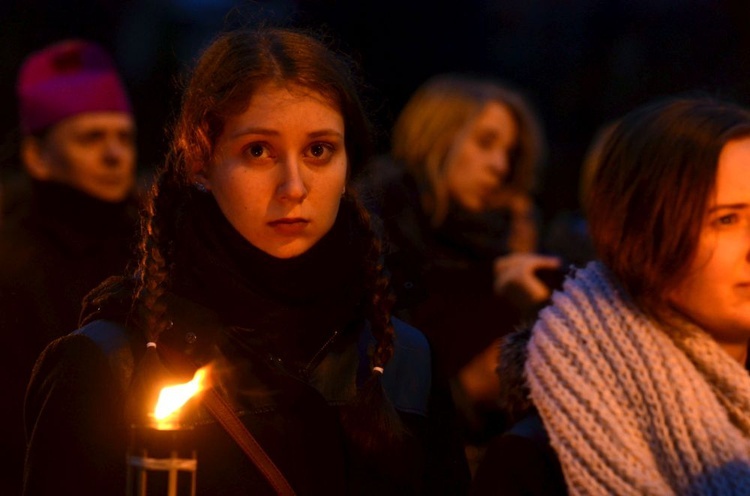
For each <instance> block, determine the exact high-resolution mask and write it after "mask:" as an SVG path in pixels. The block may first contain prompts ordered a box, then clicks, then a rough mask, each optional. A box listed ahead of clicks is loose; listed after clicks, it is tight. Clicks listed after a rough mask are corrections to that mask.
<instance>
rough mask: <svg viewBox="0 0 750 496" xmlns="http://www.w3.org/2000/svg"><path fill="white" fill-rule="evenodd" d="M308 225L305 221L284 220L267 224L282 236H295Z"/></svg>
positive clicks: (295, 219) (298, 219) (307, 221)
mask: <svg viewBox="0 0 750 496" xmlns="http://www.w3.org/2000/svg"><path fill="white" fill-rule="evenodd" d="M309 223H310V221H309V220H307V219H300V218H289V219H288V218H284V219H278V220H274V221H271V222H269V223H268V225H269V226H271V228H272V229H273V230H274V231H275V232H276V233H278V234H280V235H282V236H297V235H299V234H301V233H302V232H303V231H304V230H305V228H306V227H307V225H308V224H309Z"/></svg>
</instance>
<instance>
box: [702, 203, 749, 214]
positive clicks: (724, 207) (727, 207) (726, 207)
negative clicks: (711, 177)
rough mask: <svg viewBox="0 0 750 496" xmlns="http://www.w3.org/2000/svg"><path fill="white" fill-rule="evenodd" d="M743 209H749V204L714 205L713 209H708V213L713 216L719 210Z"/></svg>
mask: <svg viewBox="0 0 750 496" xmlns="http://www.w3.org/2000/svg"><path fill="white" fill-rule="evenodd" d="M743 208H748V204H747V203H722V204H719V205H714V206H713V207H711V208H709V209H708V213H709V214H712V213H714V212H716V211H717V210H742V209H743Z"/></svg>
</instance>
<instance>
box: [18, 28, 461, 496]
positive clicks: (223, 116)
mask: <svg viewBox="0 0 750 496" xmlns="http://www.w3.org/2000/svg"><path fill="white" fill-rule="evenodd" d="M367 130H368V127H367V123H366V119H365V117H364V114H363V112H362V108H361V104H360V101H359V98H358V96H357V94H356V92H355V89H354V88H353V78H352V75H351V72H350V69H349V65H348V64H347V63H346V62H345V59H343V58H342V57H340V56H339V55H338V54H336V53H334V52H333V51H331V50H330V49H328V48H326V47H325V46H324V45H323V44H321V43H320V42H319V41H317V40H315V39H313V38H311V37H309V36H307V35H304V34H300V33H297V32H294V31H289V30H280V29H272V28H263V29H259V30H255V31H234V32H230V33H226V34H223V35H221V36H220V37H218V38H217V39H216V40H215V41H214V42H213V43H212V44H211V45H210V46H209V47H208V48H207V50H206V51H205V52H204V53H203V54H202V56H201V57H200V59H199V61H198V64H197V66H196V69H195V71H194V73H193V75H192V78H191V79H190V81H189V83H188V86H187V88H186V91H185V93H184V97H183V102H182V107H181V112H180V115H179V118H178V121H177V123H176V126H175V129H174V136H173V141H172V149H171V152H170V154H169V156H168V159H167V161H166V163H165V166H164V167H163V169H162V170H161V171H160V174H159V175H158V177H157V180H156V183H155V186H154V188H153V192H152V197H151V203H150V209H149V211H148V214H147V215H146V218H145V221H144V224H143V226H144V227H143V235H142V240H141V244H140V257H139V259H138V261H137V264H135V268H134V270H133V271H132V274H131V275H129V276H127V277H125V278H121V279H116V280H115V279H110V280H108V281H106V282H105V283H104V284H103V285H101V286H100V287H99V288H98V289H97V290H95V291H94V292H93V293H92V294H91V295H89V297H88V299H87V302H86V308H84V312H83V315H84V317H83V319H82V325H83V327H82V328H81V329H79V330H78V331H76V332H75V333H73V334H71V335H69V336H66V337H64V338H61V339H60V340H58V341H56V342H54V343H52V344H51V345H50V346H49V347H48V348H47V349H46V350H45V352H44V353H43V355H42V356H41V357H40V359H39V361H38V362H37V366H36V369H35V374H34V377H33V378H32V381H31V383H30V385H29V390H28V395H27V405H26V421H27V436H28V441H29V443H28V446H29V448H28V457H27V471H26V494H47V493H52V492H54V493H55V494H61V493H64V494H115V493H120V492H122V490H123V487H124V479H125V464H124V455H125V452H126V444H127V441H126V440H127V431H128V428H127V426H128V425H129V423H130V422H132V421H133V420H132V419H134V418H135V419H139V418H141V417H140V416H141V415H143V413H144V412H143V409H144V404H143V401H142V399H143V398H144V397H150V396H149V394H150V393H151V391H150V388H151V387H152V386H153V383H154V382H155V381H154V380H153V377H154V376H155V375H157V372H159V373H165V372H164V371H168V370H169V369H170V361H172V362H173V360H172V359H170V358H169V357H170V356H171V357H174V355H175V354H177V355H179V356H180V357H182V358H188V359H189V360H191V362H192V363H193V364H195V366H196V367H197V366H201V365H205V364H210V365H211V370H212V372H211V376H212V383H213V385H214V386H213V388H214V390H215V391H217V392H218V393H219V394H220V395H221V396H222V397H223V398H224V399H225V400H226V401H228V402H229V404H230V405H231V406H232V408H233V409H234V411H235V412H236V413H237V415H238V416H239V418H240V419H241V421H242V423H243V424H244V425H245V426H246V427H247V428H248V430H249V431H250V432H251V433H252V434H253V435H254V436H255V438H256V439H257V440H258V442H259V444H260V445H261V446H262V448H264V449H265V451H266V452H267V454H268V455H269V456H270V458H271V459H272V460H273V462H274V463H275V464H276V466H277V467H278V468H279V469H280V471H281V473H282V474H283V475H284V476H285V477H286V479H287V480H288V482H289V484H290V485H291V487H292V488H293V489H294V491H295V492H296V493H298V494H461V493H463V492H465V489H466V488H467V485H468V470H467V468H466V461H465V459H464V458H463V452H462V448H461V444H460V441H459V440H458V438H457V436H456V435H455V434H454V433H455V430H454V421H453V414H452V403H451V399H450V394H449V392H448V388H447V386H446V384H445V383H444V382H441V381H440V380H439V379H438V378H437V377H433V374H432V370H431V369H432V366H431V357H430V350H429V347H428V345H427V343H426V341H425V339H424V337H423V336H422V335H421V334H420V333H419V331H417V330H415V329H414V328H411V327H408V326H407V325H405V324H403V323H402V322H400V321H398V320H396V319H392V318H391V317H390V302H391V298H390V296H389V294H388V280H387V278H386V277H385V276H384V275H383V274H382V272H381V266H380V262H379V261H380V254H379V244H378V241H377V239H376V238H375V236H374V235H373V233H372V231H371V229H370V227H369V220H368V216H367V214H366V213H365V210H364V209H363V208H361V207H360V205H359V202H358V201H357V199H356V198H355V197H354V196H353V194H352V193H351V191H350V188H348V187H347V182H348V179H349V178H350V177H352V176H353V175H354V174H355V173H356V172H357V169H358V168H359V167H360V166H361V165H362V164H363V163H364V161H365V159H366V156H365V155H366V152H367V150H368V133H367ZM186 422H189V424H190V425H189V426H190V427H191V428H192V432H191V435H192V439H193V440H194V442H195V445H196V448H197V453H198V475H197V481H198V482H197V483H198V494H228V495H229V494H250V493H252V494H272V493H273V491H272V489H271V486H270V485H268V484H267V482H266V481H265V480H264V479H263V478H262V475H261V472H260V471H259V470H258V468H257V467H255V466H254V465H253V464H252V463H251V462H250V461H249V459H248V458H246V457H245V456H244V454H243V453H242V451H240V449H239V448H238V446H237V445H236V444H235V442H234V441H233V439H232V438H231V437H230V436H229V434H228V433H227V432H225V431H224V430H223V429H222V428H221V427H220V426H219V425H218V424H217V423H216V422H215V420H214V419H213V418H212V417H211V414H210V413H208V412H207V411H206V410H205V409H204V408H202V407H201V406H199V407H198V408H197V409H196V411H195V412H193V415H191V416H190V417H189V418H188V419H187V420H186Z"/></svg>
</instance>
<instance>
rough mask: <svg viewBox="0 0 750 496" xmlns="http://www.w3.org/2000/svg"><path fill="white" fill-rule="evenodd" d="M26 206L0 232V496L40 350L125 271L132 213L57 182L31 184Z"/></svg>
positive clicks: (16, 458) (17, 484)
mask: <svg viewBox="0 0 750 496" xmlns="http://www.w3.org/2000/svg"><path fill="white" fill-rule="evenodd" d="M31 195H32V196H31V198H30V203H28V204H26V205H25V206H24V207H23V208H20V209H19V210H18V211H15V212H14V213H13V215H12V216H9V217H8V218H7V219H4V223H3V225H2V228H0V332H1V333H2V335H3V338H4V343H5V346H6V349H7V350H8V353H7V354H6V356H5V358H4V359H3V360H2V362H1V363H2V365H1V366H0V374H2V376H3V380H2V381H0V384H2V386H0V396H1V397H2V398H3V405H4V410H5V415H6V417H5V420H4V421H3V423H2V426H3V427H2V430H1V431H0V453H2V454H3V460H2V463H0V467H1V468H0V493H2V494H18V493H19V492H20V488H21V476H22V468H23V453H24V437H23V422H22V405H23V396H24V391H25V388H26V384H27V382H28V379H29V375H30V373H31V369H32V367H33V365H34V360H35V359H36V358H37V357H38V356H39V353H40V352H41V351H42V350H43V349H44V347H45V346H46V345H47V344H48V343H49V342H50V341H52V340H53V339H55V338H57V337H60V336H62V335H64V334H67V333H69V332H70V331H71V330H73V329H75V328H76V327H78V319H79V315H80V312H81V300H82V299H83V297H84V296H85V295H86V293H88V292H89V291H90V290H91V289H93V288H94V287H96V286H97V285H98V284H99V283H100V282H101V281H102V280H104V279H105V278H107V277H109V276H111V275H116V274H122V272H123V271H124V269H125V266H126V263H127V260H128V259H129V258H130V256H131V255H132V242H133V239H134V234H135V232H136V227H137V222H136V214H137V209H136V208H135V206H134V204H133V203H130V202H127V203H121V204H107V203H104V202H101V201H98V200H96V199H94V198H91V197H88V196H86V195H84V194H82V193H80V192H77V191H75V190H72V189H70V188H67V187H65V186H63V185H59V184H55V183H35V184H34V185H33V189H32V192H31Z"/></svg>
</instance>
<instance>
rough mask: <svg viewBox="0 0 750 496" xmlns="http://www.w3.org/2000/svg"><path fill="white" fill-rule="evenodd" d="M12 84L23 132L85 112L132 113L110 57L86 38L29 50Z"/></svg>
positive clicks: (33, 131) (40, 129)
mask: <svg viewBox="0 0 750 496" xmlns="http://www.w3.org/2000/svg"><path fill="white" fill-rule="evenodd" d="M16 89H17V91H18V100H19V110H20V118H21V119H20V120H21V123H20V124H21V131H22V132H23V133H24V134H30V133H35V132H38V131H42V130H44V129H46V128H48V127H49V126H52V125H53V124H56V123H58V122H60V121H61V120H63V119H65V118H66V117H71V116H73V115H77V114H81V113H85V112H102V111H114V112H127V113H131V108H130V102H129V100H128V96H127V94H126V92H125V87H124V86H123V84H122V81H121V80H120V77H119V75H118V73H117V70H116V68H115V66H114V63H113V61H112V58H111V57H110V56H109V54H108V53H107V52H106V51H105V50H104V49H103V48H102V47H100V46H99V45H97V44H95V43H92V42H89V41H82V40H66V41H62V42H59V43H56V44H54V45H51V46H48V47H46V48H44V49H42V50H40V51H38V52H34V53H32V54H31V55H29V56H28V57H27V58H26V60H25V61H24V63H23V65H22V66H21V70H20V72H19V75H18V82H17V86H16Z"/></svg>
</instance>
